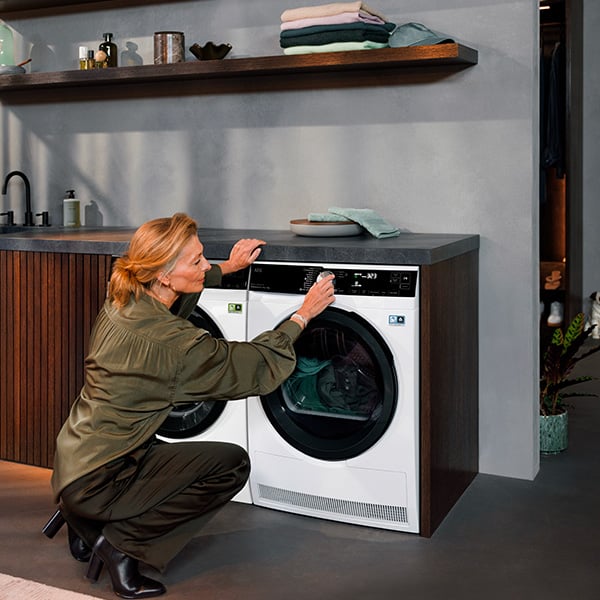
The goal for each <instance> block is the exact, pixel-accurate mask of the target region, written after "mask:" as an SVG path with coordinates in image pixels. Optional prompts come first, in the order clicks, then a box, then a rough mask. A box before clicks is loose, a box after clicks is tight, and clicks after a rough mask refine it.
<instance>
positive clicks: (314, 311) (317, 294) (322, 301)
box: [294, 274, 335, 324]
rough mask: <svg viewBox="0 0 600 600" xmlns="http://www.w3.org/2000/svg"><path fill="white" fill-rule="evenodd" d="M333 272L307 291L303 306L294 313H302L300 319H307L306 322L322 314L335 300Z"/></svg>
mask: <svg viewBox="0 0 600 600" xmlns="http://www.w3.org/2000/svg"><path fill="white" fill-rule="evenodd" d="M334 279H335V276H334V275H333V274H331V275H327V276H325V277H323V279H321V280H320V281H317V282H316V283H314V284H313V285H312V286H311V288H310V289H309V290H308V292H307V293H306V296H305V297H304V302H303V303H302V306H301V307H300V308H299V309H298V310H297V311H296V312H295V313H294V314H296V315H300V319H298V321H299V322H300V321H302V320H305V321H306V323H308V321H310V320H311V319H312V318H314V317H316V316H317V315H320V314H321V313H322V312H323V311H324V310H325V309H326V308H327V307H328V306H329V305H330V304H332V303H333V302H334V301H335V296H334V292H335V289H334V287H333V280H334ZM306 323H304V324H306Z"/></svg>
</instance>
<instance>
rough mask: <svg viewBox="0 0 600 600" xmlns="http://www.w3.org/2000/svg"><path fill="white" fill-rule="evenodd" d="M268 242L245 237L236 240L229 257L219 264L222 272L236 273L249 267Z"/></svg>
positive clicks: (224, 273) (225, 273)
mask: <svg viewBox="0 0 600 600" xmlns="http://www.w3.org/2000/svg"><path fill="white" fill-rule="evenodd" d="M266 243H267V242H265V241H263V240H255V239H243V240H240V241H239V242H236V244H235V245H234V246H233V248H232V249H231V252H230V253H229V258H228V259H227V260H226V261H224V262H222V263H220V264H219V266H220V267H221V273H223V275H227V273H235V272H236V271H240V270H241V269H245V268H246V267H249V266H250V265H251V264H252V263H253V262H254V261H255V260H256V259H257V258H258V257H259V255H260V252H261V249H262V247H263V246H264V245H265V244H266Z"/></svg>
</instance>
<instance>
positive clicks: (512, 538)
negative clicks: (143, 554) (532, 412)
mask: <svg viewBox="0 0 600 600" xmlns="http://www.w3.org/2000/svg"><path fill="white" fill-rule="evenodd" d="M596 343H597V342H596ZM581 370H584V371H585V373H586V374H594V373H595V374H598V375H600V353H598V354H597V355H596V356H595V357H594V358H591V359H589V361H588V363H587V364H586V365H585V369H581V368H580V371H581ZM583 387H584V388H585V389H587V390H594V389H596V390H598V391H600V385H599V384H598V382H596V383H593V384H591V383H588V384H583ZM572 405H573V406H572V408H571V410H570V413H569V419H570V430H569V431H570V433H569V448H568V450H567V451H566V452H565V453H563V454H561V455H558V456H553V457H542V460H541V469H540V472H539V475H538V476H537V478H536V479H535V481H533V482H531V481H522V480H517V479H509V478H502V477H495V476H490V475H479V476H477V478H476V479H475V481H474V482H473V483H472V485H471V486H470V487H469V489H468V490H467V491H466V492H465V494H464V495H463V497H462V498H461V499H460V500H459V502H458V504H457V505H456V506H455V507H454V509H453V510H452V512H451V513H450V514H449V515H448V517H447V518H446V519H445V521H444V522H443V523H442V525H441V526H440V528H439V529H438V530H437V531H436V532H435V534H434V536H433V537H432V538H430V539H424V538H420V537H418V536H415V535H411V534H404V533H396V532H390V531H384V530H376V529H369V528H364V527H359V526H353V525H347V524H343V523H333V522H327V521H322V520H319V519H313V518H307V517H301V516H297V515H292V514H287V513H282V512H278V511H272V510H268V509H264V508H259V507H254V506H248V505H244V504H237V503H229V504H228V505H227V506H226V507H225V508H224V509H223V510H222V511H221V512H220V513H219V514H218V515H217V517H215V519H214V520H213V521H212V522H211V523H210V524H209V525H208V526H207V527H206V529H205V530H204V531H203V532H202V533H201V535H200V536H198V537H197V538H195V539H194V540H193V541H192V542H191V543H190V544H189V545H188V547H187V548H186V549H185V550H184V552H183V553H182V554H180V555H179V556H178V557H177V558H176V559H175V561H174V562H173V563H172V565H171V567H170V568H169V570H168V571H167V572H166V573H165V574H164V575H158V574H156V573H154V576H156V577H158V578H159V579H161V580H162V581H163V582H164V583H165V585H166V586H167V589H168V595H167V596H166V598H173V599H177V600H185V599H192V598H194V599H206V600H280V599H281V600H304V599H307V600H308V599H310V600H317V599H318V600H338V599H339V600H342V599H344V600H347V599H354V598H365V600H383V599H385V600H387V599H396V598H406V599H411V600H412V599H418V600H420V599H425V600H429V599H438V598H439V599H440V600H441V599H444V600H448V599H454V598H456V599H458V598H461V599H470V598H485V599H495V598H498V599H500V598H502V599H521V598H523V599H525V598H527V599H538V598H539V599H550V600H553V599H571V598H573V599H583V600H586V599H590V600H592V599H594V600H597V599H598V598H600V540H599V539H598V535H599V532H600V454H599V452H598V447H597V446H598V443H599V441H600V435H599V434H600V398H578V399H576V400H574V401H573V402H572ZM499 410H501V407H499ZM49 479H50V472H49V471H48V470H46V469H39V468H36V467H30V466H24V465H19V464H15V463H8V462H1V461H0V482H1V483H0V536H1V537H0V539H1V545H0V572H3V573H8V574H11V575H15V576H19V577H24V578H28V579H34V580H36V581H40V582H43V583H46V584H49V585H53V586H57V587H61V588H65V589H69V590H73V591H78V592H83V593H87V594H90V595H92V596H95V597H98V598H116V596H114V594H113V593H112V590H111V587H110V582H109V580H108V576H107V575H103V576H102V577H101V579H100V581H99V582H98V583H97V584H93V585H92V584H91V583H89V582H88V581H87V580H85V579H84V572H85V567H84V566H83V565H82V564H80V563H77V562H76V561H75V560H73V559H72V558H71V557H70V555H69V553H68V551H67V545H66V532H64V531H61V532H60V533H59V534H58V535H57V537H56V538H55V539H54V540H48V539H46V538H45V537H44V536H42V534H41V532H40V528H41V526H42V525H43V524H44V523H45V521H46V519H47V518H48V516H49V515H50V513H51V511H52V501H51V497H50V490H49ZM0 598H2V590H0Z"/></svg>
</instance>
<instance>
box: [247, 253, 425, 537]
mask: <svg viewBox="0 0 600 600" xmlns="http://www.w3.org/2000/svg"><path fill="white" fill-rule="evenodd" d="M323 270H328V271H332V272H333V273H334V275H335V294H336V300H335V302H334V303H333V304H332V305H331V306H330V307H328V308H327V309H326V310H325V311H324V312H323V313H322V314H321V315H319V316H318V317H317V318H315V319H312V320H311V321H310V323H309V324H308V327H307V328H306V329H305V330H304V331H303V332H302V334H301V335H300V337H299V338H298V340H297V341H296V343H295V349H296V355H297V367H296V370H295V371H294V373H293V374H292V376H291V377H290V378H289V379H288V380H287V381H286V382H285V383H284V384H283V385H281V386H280V387H279V388H278V389H277V390H276V391H275V392H273V393H271V394H269V395H267V396H264V397H261V398H260V399H256V401H254V402H253V401H252V398H250V399H249V401H248V445H249V453H250V457H251V461H252V472H251V475H250V486H251V492H252V498H253V501H254V503H255V504H256V505H259V506H265V507H269V508H273V509H278V510H283V511H288V512H293V513H296V514H302V515H308V516H313V517H320V518H325V519H331V520H336V521H343V522H347V523H354V524H357V525H366V526H372V527H379V528H384V529H393V530H401V531H407V532H415V533H418V531H419V425H418V424H419V389H418V385H419V383H418V382H419V362H418V357H419V292H418V289H419V286H418V278H419V269H418V267H414V266H382V265H373V266H370V265H351V264H312V263H309V264H307V263H272V262H257V263H254V265H253V266H252V268H251V273H250V284H249V293H248V337H249V339H251V338H252V337H253V336H255V335H256V334H258V333H259V332H261V331H263V330H266V329H272V328H273V327H275V326H277V325H278V324H279V323H281V322H282V321H284V320H286V319H288V318H289V317H290V316H291V315H292V314H293V313H294V312H295V311H296V310H297V309H298V308H299V307H300V305H301V304H302V301H303V297H304V294H305V293H306V292H307V290H308V289H309V288H310V286H311V285H312V284H313V282H314V281H315V280H316V278H317V276H318V274H319V273H320V272H321V271H323Z"/></svg>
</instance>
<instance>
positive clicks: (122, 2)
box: [0, 0, 178, 18]
mask: <svg viewBox="0 0 600 600" xmlns="http://www.w3.org/2000/svg"><path fill="white" fill-rule="evenodd" d="M176 1H178V0H0V16H4V15H6V14H8V15H9V16H11V17H13V16H16V17H19V18H21V17H38V16H40V15H43V14H57V13H58V14H60V13H68V12H81V11H87V10H105V9H106V10H109V9H110V10H113V9H118V8H128V7H130V6H140V5H142V4H143V5H147V4H168V3H169V2H176Z"/></svg>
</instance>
